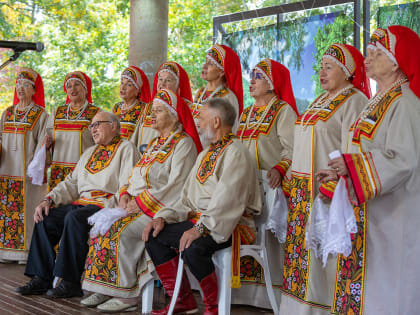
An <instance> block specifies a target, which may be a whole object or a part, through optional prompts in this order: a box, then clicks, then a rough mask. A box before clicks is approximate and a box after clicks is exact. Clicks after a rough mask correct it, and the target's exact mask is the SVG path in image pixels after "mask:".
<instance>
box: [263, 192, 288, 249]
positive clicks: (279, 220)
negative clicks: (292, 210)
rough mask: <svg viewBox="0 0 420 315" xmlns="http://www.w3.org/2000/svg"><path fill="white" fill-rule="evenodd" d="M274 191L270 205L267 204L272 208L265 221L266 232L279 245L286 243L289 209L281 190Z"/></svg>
mask: <svg viewBox="0 0 420 315" xmlns="http://www.w3.org/2000/svg"><path fill="white" fill-rule="evenodd" d="M274 191H275V193H274V200H273V201H272V202H270V203H268V202H267V206H270V205H272V208H271V210H270V211H269V213H270V215H269V217H268V220H267V225H266V230H270V231H271V232H272V233H274V235H275V236H276V238H277V240H278V241H279V243H284V242H286V232H287V217H288V215H289V207H288V205H287V200H286V197H285V196H284V193H283V190H282V189H281V188H277V189H275V190H274Z"/></svg>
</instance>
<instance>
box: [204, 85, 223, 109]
mask: <svg viewBox="0 0 420 315" xmlns="http://www.w3.org/2000/svg"><path fill="white" fill-rule="evenodd" d="M222 89H223V85H222V84H221V85H219V86H218V87H217V88H216V89H215V90H214V91H213V92H212V93H211V94H210V95H209V97H206V99H204V100H203V98H204V96H205V95H206V92H207V86H206V87H205V88H204V90H203V93H201V95H200V98H199V99H198V103H199V104H202V105H203V104H205V103H207V102H208V101H209V100H211V99H212V97H213V96H215V95H216V94H217V93H218V92H220V91H221V90H222Z"/></svg>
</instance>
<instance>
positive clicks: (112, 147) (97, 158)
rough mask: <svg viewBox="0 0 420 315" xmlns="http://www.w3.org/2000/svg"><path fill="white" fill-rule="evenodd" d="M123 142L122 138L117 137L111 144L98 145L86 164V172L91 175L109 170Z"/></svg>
mask: <svg viewBox="0 0 420 315" xmlns="http://www.w3.org/2000/svg"><path fill="white" fill-rule="evenodd" d="M121 141H122V140H121V136H120V135H117V136H115V137H114V138H113V139H112V140H111V142H110V143H109V144H106V145H98V146H97V147H96V149H95V150H94V151H93V153H92V155H91V156H90V158H89V160H88V162H87V163H86V166H85V168H86V170H87V171H88V172H89V173H91V174H96V173H99V172H100V171H102V170H104V169H105V168H107V167H108V165H109V164H110V163H111V161H112V158H113V157H114V155H115V152H117V149H118V147H119V145H120V143H121Z"/></svg>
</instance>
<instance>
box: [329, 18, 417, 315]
mask: <svg viewBox="0 0 420 315" xmlns="http://www.w3.org/2000/svg"><path fill="white" fill-rule="evenodd" d="M373 38H374V44H375V47H376V49H375V52H374V57H373V59H372V62H371V71H372V72H373V77H374V79H375V80H376V81H377V82H378V86H379V90H378V92H377V94H376V95H375V96H374V97H373V98H372V99H371V100H370V101H369V103H368V104H367V106H366V107H365V108H364V110H363V111H362V112H361V114H360V115H359V117H358V118H357V119H356V120H355V121H354V123H353V124H352V126H351V127H350V129H349V133H348V141H347V150H346V151H344V152H345V153H344V154H343V155H342V156H341V157H339V158H336V159H333V160H332V161H330V163H329V166H330V167H331V168H332V169H333V170H334V171H335V172H334V173H335V174H334V176H331V171H325V173H324V174H323V175H325V178H327V179H337V177H338V176H344V178H345V179H346V180H347V184H348V188H349V192H350V199H351V201H352V203H353V204H354V205H355V206H354V212H355V215H356V219H357V223H358V233H357V234H354V236H353V238H352V240H353V248H352V254H351V255H350V256H348V257H340V261H339V264H338V268H339V270H338V276H337V284H336V290H335V293H334V304H333V311H334V312H335V314H348V313H350V312H353V313H354V314H417V313H418V310H419V308H420V300H419V298H418V293H417V292H418V283H419V282H420V275H419V273H418V272H417V265H418V257H419V256H420V246H419V242H418V240H419V239H420V234H419V233H420V232H419V229H418V226H419V225H420V215H419V211H418V209H419V203H420V145H419V144H420V127H419V121H420V59H419V58H418V55H417V52H418V51H419V49H420V38H419V36H418V35H417V34H416V33H415V32H413V31H412V30H411V29H409V28H407V27H404V26H399V25H395V26H390V27H388V28H387V29H377V30H376V31H375V32H374V34H373ZM348 288H350V290H349V289H348Z"/></svg>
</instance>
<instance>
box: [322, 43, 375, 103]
mask: <svg viewBox="0 0 420 315" xmlns="http://www.w3.org/2000/svg"><path fill="white" fill-rule="evenodd" d="M322 58H329V59H330V60H333V61H334V62H335V63H336V64H337V65H339V66H340V68H341V69H343V71H344V73H345V74H346V76H347V77H349V78H352V81H351V83H352V84H353V85H354V87H355V88H357V89H359V90H360V91H361V92H363V93H364V94H365V95H366V96H367V97H368V98H370V97H371V95H372V94H371V91H370V83H369V79H368V77H367V75H366V67H365V64H364V57H363V55H362V54H361V53H360V51H358V50H357V49H356V48H355V47H353V46H351V45H347V44H337V43H335V44H332V45H330V46H329V47H328V49H327V50H326V52H325V53H324V56H323V57H322Z"/></svg>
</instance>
